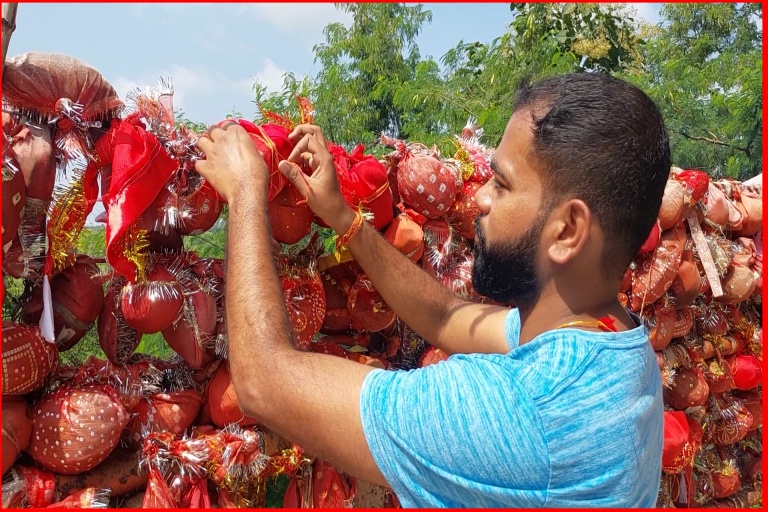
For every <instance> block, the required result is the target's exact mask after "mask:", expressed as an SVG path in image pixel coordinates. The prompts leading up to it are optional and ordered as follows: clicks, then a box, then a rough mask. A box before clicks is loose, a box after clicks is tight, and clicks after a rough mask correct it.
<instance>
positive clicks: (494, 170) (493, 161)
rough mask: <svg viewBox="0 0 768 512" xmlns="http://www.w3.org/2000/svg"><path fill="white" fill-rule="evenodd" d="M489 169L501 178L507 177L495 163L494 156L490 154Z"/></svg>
mask: <svg viewBox="0 0 768 512" xmlns="http://www.w3.org/2000/svg"><path fill="white" fill-rule="evenodd" d="M490 166H491V170H492V171H493V174H495V175H496V176H498V177H499V178H501V179H502V180H506V179H507V175H506V174H505V173H503V172H501V170H500V169H499V166H498V164H497V163H496V158H495V157H494V156H491V162H490Z"/></svg>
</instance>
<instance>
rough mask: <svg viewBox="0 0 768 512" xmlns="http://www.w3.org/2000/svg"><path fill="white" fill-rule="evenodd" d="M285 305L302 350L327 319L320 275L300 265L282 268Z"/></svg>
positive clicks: (298, 344) (281, 278)
mask: <svg viewBox="0 0 768 512" xmlns="http://www.w3.org/2000/svg"><path fill="white" fill-rule="evenodd" d="M280 282H281V284H282V287H283V295H284V298H285V307H286V308H287V309H288V316H289V317H290V320H291V326H292V327H293V334H294V337H295V341H296V347H297V348H299V349H301V350H303V349H305V348H307V345H308V344H309V343H310V342H311V341H312V338H313V337H314V336H315V334H317V333H318V332H319V331H320V327H322V325H323V319H324V318H325V289H324V287H323V282H322V281H321V278H320V274H319V273H317V272H314V271H310V270H308V269H305V268H301V267H298V266H289V267H286V268H283V269H282V270H281V275H280Z"/></svg>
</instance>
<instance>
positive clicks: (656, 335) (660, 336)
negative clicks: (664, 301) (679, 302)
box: [644, 306, 677, 351]
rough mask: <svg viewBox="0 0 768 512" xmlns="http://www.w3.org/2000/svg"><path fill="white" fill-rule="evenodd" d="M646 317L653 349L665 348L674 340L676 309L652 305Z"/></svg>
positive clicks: (645, 320)
mask: <svg viewBox="0 0 768 512" xmlns="http://www.w3.org/2000/svg"><path fill="white" fill-rule="evenodd" d="M646 314H647V318H645V319H644V322H645V326H646V327H647V328H648V332H649V334H648V339H649V341H650V342H651V346H652V347H653V350H657V351H658V350H663V349H664V348H665V347H666V346H667V345H669V342H670V341H672V330H673V328H674V326H675V319H676V318H677V316H676V315H675V310H674V309H672V308H670V307H663V306H656V307H654V306H650V307H649V308H648V309H647V313H644V316H645V315H646Z"/></svg>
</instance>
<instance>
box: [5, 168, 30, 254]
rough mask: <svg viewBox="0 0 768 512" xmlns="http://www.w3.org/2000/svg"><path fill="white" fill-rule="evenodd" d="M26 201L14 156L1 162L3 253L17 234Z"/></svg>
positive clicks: (22, 181)
mask: <svg viewBox="0 0 768 512" xmlns="http://www.w3.org/2000/svg"><path fill="white" fill-rule="evenodd" d="M26 202H27V192H26V186H25V185H24V174H23V173H22V172H21V171H20V170H19V164H18V162H16V158H15V157H9V161H8V162H7V163H6V162H3V253H5V252H6V249H7V248H8V247H10V243H11V242H12V241H13V239H14V238H15V237H16V236H17V234H18V232H19V226H21V216H22V213H23V212H24V205H25V204H26Z"/></svg>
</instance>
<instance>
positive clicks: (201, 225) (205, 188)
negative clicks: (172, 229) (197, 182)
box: [179, 181, 223, 235]
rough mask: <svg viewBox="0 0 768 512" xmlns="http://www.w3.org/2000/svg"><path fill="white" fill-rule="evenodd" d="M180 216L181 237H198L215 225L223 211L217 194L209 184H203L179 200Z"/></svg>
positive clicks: (205, 182)
mask: <svg viewBox="0 0 768 512" xmlns="http://www.w3.org/2000/svg"><path fill="white" fill-rule="evenodd" d="M179 202H180V206H181V210H182V212H183V213H182V215H181V219H180V221H181V222H180V223H179V232H180V233H181V234H182V235H199V234H200V233H205V232H206V231H208V230H209V229H211V228H212V227H213V225H214V224H216V221H217V220H219V216H220V215H221V210H222V209H223V202H222V200H221V198H220V197H219V194H218V193H217V192H216V190H215V189H214V188H213V187H212V186H211V184H210V183H208V182H207V181H204V182H203V184H202V185H201V186H200V187H199V188H198V189H197V190H195V191H194V192H193V193H192V194H190V195H189V196H187V197H182V198H179Z"/></svg>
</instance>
